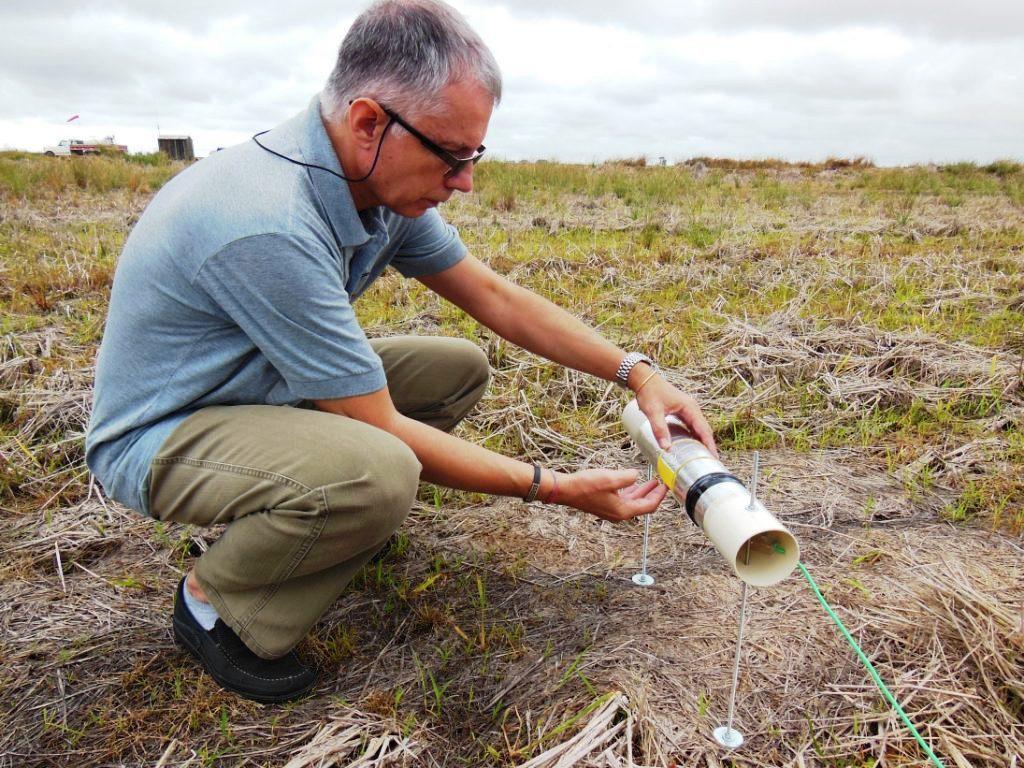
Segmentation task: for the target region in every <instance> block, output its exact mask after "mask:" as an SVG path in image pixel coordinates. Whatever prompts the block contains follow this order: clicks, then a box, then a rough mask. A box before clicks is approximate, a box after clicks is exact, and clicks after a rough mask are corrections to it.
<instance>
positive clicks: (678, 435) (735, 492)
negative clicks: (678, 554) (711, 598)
mask: <svg viewBox="0 0 1024 768" xmlns="http://www.w3.org/2000/svg"><path fill="white" fill-rule="evenodd" d="M622 421H623V424H625V426H626V431H627V432H629V436H630V437H632V438H633V440H634V442H636V444H637V445H638V446H639V448H640V450H641V451H642V452H643V454H644V456H645V457H646V458H647V460H648V461H649V462H651V464H652V465H653V466H654V467H655V469H656V471H657V473H658V476H659V477H660V478H661V480H662V482H664V483H665V485H667V486H668V488H669V491H671V493H672V495H673V496H675V497H676V499H677V500H678V501H679V503H680V504H681V505H682V506H683V508H684V509H685V510H686V512H687V514H688V515H689V516H690V519H691V520H693V522H694V523H696V524H697V525H698V526H700V528H701V530H702V531H704V534H705V535H706V536H707V537H708V538H709V539H710V540H711V543H712V544H714V545H715V548H716V549H717V550H718V551H719V552H720V553H721V554H722V556H723V557H724V558H725V560H726V562H727V563H729V565H730V566H731V567H732V569H733V570H734V571H735V572H736V575H737V576H739V577H740V578H741V579H742V580H743V581H745V582H746V583H747V584H750V585H751V586H755V587H766V586H770V585H772V584H777V583H778V582H780V581H782V580H783V579H784V578H786V577H787V576H788V575H789V574H790V573H792V572H793V569H794V568H796V564H797V561H798V560H799V559H800V547H799V545H798V544H797V542H796V539H795V538H793V535H792V534H791V533H790V532H789V531H787V530H786V529H785V528H784V527H783V526H782V524H781V523H780V522H779V521H778V520H777V519H776V518H775V516H774V515H772V514H771V513H770V512H769V511H768V510H767V509H765V507H764V505H763V504H761V502H759V501H757V500H756V499H752V498H751V495H750V492H749V491H748V490H747V489H746V488H745V487H744V486H743V483H741V482H740V480H739V479H738V478H737V477H736V476H735V475H733V474H732V473H730V472H729V471H728V469H726V467H725V465H724V464H722V462H720V461H719V460H718V459H716V458H715V457H714V456H712V455H711V452H710V451H708V449H707V448H706V447H704V445H703V443H701V442H700V441H699V440H696V439H694V438H693V436H692V435H691V434H690V433H689V431H688V430H687V429H686V427H685V426H684V425H683V423H682V422H681V421H679V419H677V418H675V417H674V416H669V417H668V419H667V421H668V426H669V436H670V438H671V440H672V447H671V448H669V449H668V450H665V449H663V448H661V446H659V445H658V441H657V440H656V439H655V437H654V432H653V430H652V429H651V425H650V422H648V420H647V417H646V416H644V414H643V412H642V411H641V410H640V406H639V405H637V402H636V400H633V401H632V402H630V403H629V405H627V406H626V409H625V410H624V411H623V413H622ZM746 547H749V552H750V556H749V559H748V558H747V553H746ZM741 554H742V557H741Z"/></svg>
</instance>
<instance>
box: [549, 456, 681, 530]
mask: <svg viewBox="0 0 1024 768" xmlns="http://www.w3.org/2000/svg"><path fill="white" fill-rule="evenodd" d="M638 476H639V474H638V473H637V471H636V470H635V469H585V470H583V471H581V472H574V473H572V474H571V475H559V476H558V495H557V497H556V499H555V502H554V503H556V504H565V505H566V506H569V507H574V508H575V509H578V510H580V511H581V512H588V513H590V514H591V515H594V516H596V517H600V518H602V519H604V520H611V521H612V522H615V523H618V522H622V521H623V520H629V519H630V518H633V517H636V516H637V515H647V514H650V513H651V512H653V511H654V510H656V509H657V508H658V506H659V505H660V504H661V502H662V500H663V499H664V498H665V494H666V493H668V488H667V487H665V486H664V485H662V484H661V482H660V481H659V480H658V479H657V478H655V479H653V480H649V481H647V482H646V483H644V484H643V485H636V480H637V477H638Z"/></svg>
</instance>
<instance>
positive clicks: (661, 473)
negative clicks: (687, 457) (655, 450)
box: [658, 454, 676, 491]
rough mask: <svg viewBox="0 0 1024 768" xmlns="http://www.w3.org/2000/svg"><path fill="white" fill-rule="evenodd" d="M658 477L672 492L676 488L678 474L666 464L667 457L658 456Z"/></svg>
mask: <svg viewBox="0 0 1024 768" xmlns="http://www.w3.org/2000/svg"><path fill="white" fill-rule="evenodd" d="M658 477H660V478H661V482H663V483H664V484H665V485H667V486H668V489H669V490H670V491H671V490H673V489H674V488H675V487H676V472H675V470H674V469H672V467H670V466H669V465H668V464H667V463H666V462H665V457H664V456H663V455H661V454H658Z"/></svg>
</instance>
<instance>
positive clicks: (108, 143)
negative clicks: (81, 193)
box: [43, 136, 128, 157]
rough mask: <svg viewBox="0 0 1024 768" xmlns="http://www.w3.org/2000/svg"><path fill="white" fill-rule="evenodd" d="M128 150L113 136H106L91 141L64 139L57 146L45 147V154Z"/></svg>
mask: <svg viewBox="0 0 1024 768" xmlns="http://www.w3.org/2000/svg"><path fill="white" fill-rule="evenodd" d="M127 151H128V147H127V146H125V145H124V144H118V143H116V142H115V141H114V137H113V136H106V137H104V138H103V139H102V140H100V139H90V140H89V141H82V140H81V139H64V140H63V141H61V142H60V143H59V144H57V145H55V146H52V147H46V148H45V149H43V154H44V155H47V156H48V157H69V156H71V155H98V154H100V153H101V152H118V153H121V154H124V153H126V152H127Z"/></svg>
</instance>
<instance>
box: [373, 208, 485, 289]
mask: <svg viewBox="0 0 1024 768" xmlns="http://www.w3.org/2000/svg"><path fill="white" fill-rule="evenodd" d="M468 252H469V251H468V250H467V249H466V246H465V244H464V243H463V242H462V238H460V237H459V233H458V231H457V230H456V229H455V227H453V226H452V225H451V224H446V223H445V221H444V220H443V219H442V218H441V214H439V213H438V212H437V209H435V208H431V209H430V210H428V211H427V212H426V213H424V214H423V215H422V216H418V217H417V218H415V219H411V220H410V224H409V226H408V228H407V229H406V230H405V232H404V234H403V237H402V243H401V245H399V246H398V250H397V251H395V256H394V257H393V258H392V260H391V264H392V266H393V267H394V268H395V269H397V270H398V271H399V272H400V273H401V274H402V275H403V276H405V277H421V276H422V275H431V274H434V273H435V272H443V271H444V270H446V269H448V268H449V267H454V266H455V265H456V264H458V263H459V262H460V261H462V259H463V258H465V256H466V254H467V253H468Z"/></svg>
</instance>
